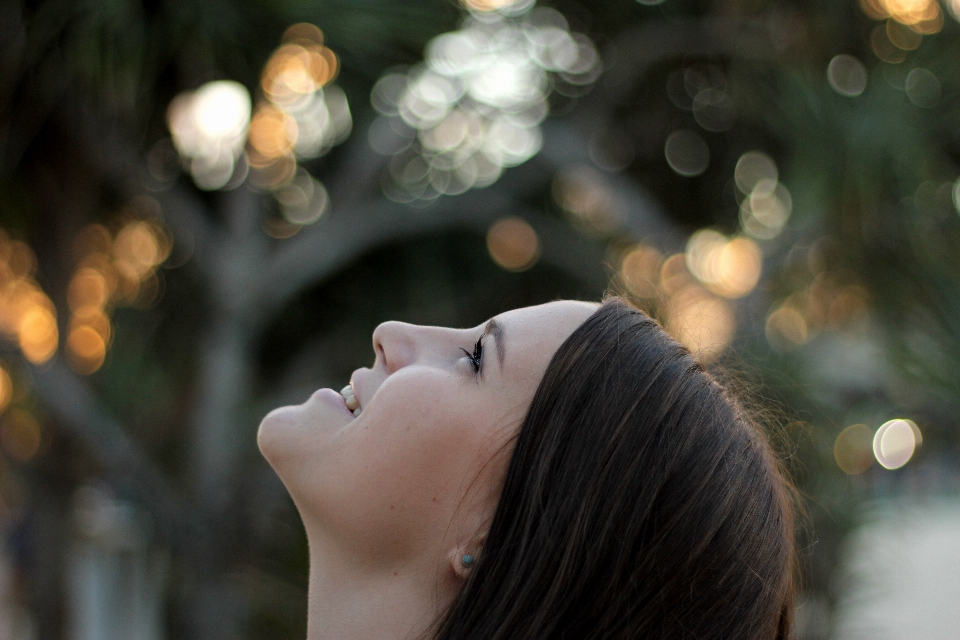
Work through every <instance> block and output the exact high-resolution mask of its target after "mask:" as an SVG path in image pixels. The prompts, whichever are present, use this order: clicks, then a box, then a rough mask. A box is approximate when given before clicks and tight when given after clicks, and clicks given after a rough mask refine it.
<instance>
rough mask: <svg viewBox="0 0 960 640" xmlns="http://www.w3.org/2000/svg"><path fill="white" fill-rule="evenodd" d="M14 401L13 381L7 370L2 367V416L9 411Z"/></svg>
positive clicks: (0, 370) (0, 374) (0, 410)
mask: <svg viewBox="0 0 960 640" xmlns="http://www.w3.org/2000/svg"><path fill="white" fill-rule="evenodd" d="M12 399H13V379H12V378H11V377H10V374H9V373H8V372H7V370H6V369H5V368H4V367H2V366H0V414H2V413H3V412H4V411H6V409H7V405H9V404H10V401H11V400H12Z"/></svg>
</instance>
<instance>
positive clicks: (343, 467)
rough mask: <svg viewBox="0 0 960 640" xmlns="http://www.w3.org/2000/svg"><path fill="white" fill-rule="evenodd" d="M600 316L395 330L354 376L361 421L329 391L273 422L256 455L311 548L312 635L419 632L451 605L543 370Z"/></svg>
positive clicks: (382, 335) (518, 314)
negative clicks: (281, 489) (287, 498)
mask: <svg viewBox="0 0 960 640" xmlns="http://www.w3.org/2000/svg"><path fill="white" fill-rule="evenodd" d="M596 308H597V306H596V305H595V304H588V303H582V302H570V301H561V302H552V303H549V304H545V305H540V306H536V307H527V308H524V309H517V310H514V311H509V312H507V313H503V314H501V315H499V316H496V318H494V321H495V322H494V325H491V324H490V323H484V324H483V325H480V326H478V327H474V328H471V329H448V328H444V327H423V326H416V325H410V324H405V323H401V322H387V323H384V324H382V325H380V326H379V327H378V328H377V330H376V331H374V334H373V347H374V351H375V353H376V360H375V362H374V365H373V367H371V368H369V369H358V370H357V371H355V372H354V374H353V376H352V378H351V384H352V385H353V387H354V391H355V393H356V397H357V399H358V401H359V402H360V407H361V409H362V412H361V414H360V415H359V416H358V417H356V418H354V416H353V415H352V414H351V413H350V411H349V410H348V409H347V408H346V405H345V404H344V403H343V400H342V398H341V397H340V395H339V394H338V393H336V392H333V391H331V390H329V389H321V390H319V391H317V392H316V393H314V394H313V395H312V396H311V397H310V399H309V400H307V402H305V403H304V404H302V405H297V406H290V407H281V408H279V409H277V410H275V411H273V412H271V413H270V414H269V415H267V417H265V418H264V419H263V422H262V423H261V425H260V430H259V433H258V443H259V445H260V450H261V452H262V453H263V455H264V457H266V459H267V460H268V461H269V462H270V464H271V465H272V466H273V468H274V469H275V470H276V471H277V474H278V475H279V476H280V478H281V479H282V480H283V482H284V484H285V486H286V487H287V490H288V491H289V492H290V495H291V496H292V497H293V500H294V502H295V504H296V505H297V508H298V510H299V511H300V515H301V517H302V519H303V522H304V526H305V529H306V533H307V541H308V544H309V547H310V586H309V598H308V624H307V627H308V631H307V638H308V640H327V639H334V638H336V639H337V640H360V639H373V638H376V639H378V640H390V639H394V638H396V639H401V638H414V637H417V636H418V634H420V633H423V631H424V630H425V629H427V628H428V627H429V625H430V623H432V622H433V620H435V619H436V617H437V616H438V615H439V614H440V613H441V612H442V611H444V610H445V609H446V608H447V607H448V606H449V605H450V603H451V601H452V599H453V597H454V596H455V594H456V593H457V590H458V589H459V587H460V585H461V584H462V581H463V580H464V579H465V578H466V577H467V575H468V574H469V568H467V567H464V566H463V564H462V562H461V558H462V557H463V555H464V554H472V555H474V556H475V557H476V556H478V555H479V554H481V553H482V552H483V550H482V547H483V539H484V536H485V534H486V531H487V529H488V527H489V524H490V520H491V518H492V517H493V513H494V510H495V508H496V504H497V500H498V499H499V494H500V484H501V482H502V479H503V477H504V474H505V473H506V467H507V463H508V461H509V457H510V453H511V452H512V450H513V441H514V437H515V435H516V433H517V430H518V428H519V425H520V422H521V421H522V419H523V416H524V415H525V413H526V411H527V408H528V407H529V405H530V401H531V399H532V398H533V394H534V391H535V390H536V388H537V385H538V384H539V382H540V379H541V378H542V377H543V373H544V371H545V370H546V367H547V364H548V363H549V361H550V358H551V357H552V356H553V354H554V353H555V352H556V350H557V348H558V347H559V346H560V344H561V343H562V342H563V341H564V340H565V339H566V338H567V337H568V336H569V335H570V333H572V332H573V330H574V329H575V328H576V327H578V326H579V325H580V324H582V323H583V321H584V320H586V319H587V317H588V316H589V315H590V314H591V313H593V311H595V310H596ZM495 325H499V327H500V328H501V329H502V334H501V335H499V336H497V335H496V334H497V331H496V330H495ZM491 329H493V330H491ZM481 336H483V339H482V345H483V354H482V358H481V361H482V364H481V371H480V373H479V374H477V373H475V372H474V368H473V365H472V359H471V357H470V355H472V354H473V351H474V345H475V343H476V342H477V339H478V338H480V337H481ZM463 350H466V351H467V352H468V353H469V354H470V355H465V353H464V351H463Z"/></svg>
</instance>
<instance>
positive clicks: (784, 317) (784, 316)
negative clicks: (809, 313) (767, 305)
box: [765, 306, 809, 351]
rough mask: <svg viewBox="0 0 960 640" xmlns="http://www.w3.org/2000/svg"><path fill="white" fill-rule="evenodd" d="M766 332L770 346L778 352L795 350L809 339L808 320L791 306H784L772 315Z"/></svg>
mask: <svg viewBox="0 0 960 640" xmlns="http://www.w3.org/2000/svg"><path fill="white" fill-rule="evenodd" d="M765 331H766V334H767V341H768V342H769V343H770V346H772V347H773V348H774V349H777V350H778V351H788V350H790V349H794V348H796V347H799V346H801V345H803V344H805V343H806V342H807V340H808V339H809V329H808V327H807V320H806V318H804V317H803V314H801V313H800V312H799V311H797V310H796V309H794V308H793V307H789V306H782V307H780V308H779V309H777V310H776V311H774V312H773V313H771V314H770V316H769V317H768V318H767V324H766V327H765Z"/></svg>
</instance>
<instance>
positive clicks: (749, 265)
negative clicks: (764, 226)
mask: <svg viewBox="0 0 960 640" xmlns="http://www.w3.org/2000/svg"><path fill="white" fill-rule="evenodd" d="M686 259H687V267H688V268H689V269H690V272H691V273H692V274H693V275H694V276H696V278H697V280H699V281H700V282H701V283H702V284H704V285H706V287H707V288H708V289H710V290H711V291H712V292H714V293H716V294H719V295H721V296H724V297H726V298H741V297H743V296H745V295H747V294H748V293H750V292H751V291H753V289H754V288H755V287H756V286H757V283H758V282H759V281H760V271H761V267H762V260H763V254H762V252H761V251H760V247H759V246H757V243H756V242H754V241H753V240H751V239H749V238H733V239H729V238H727V237H726V236H724V235H723V234H722V233H719V232H717V231H713V230H712V229H702V230H700V231H698V232H696V233H694V234H693V235H692V236H690V239H689V240H688V241H687V252H686Z"/></svg>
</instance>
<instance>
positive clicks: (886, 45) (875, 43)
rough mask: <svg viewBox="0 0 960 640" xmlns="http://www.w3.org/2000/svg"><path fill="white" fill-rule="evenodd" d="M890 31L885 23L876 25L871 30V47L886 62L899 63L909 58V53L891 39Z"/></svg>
mask: <svg viewBox="0 0 960 640" xmlns="http://www.w3.org/2000/svg"><path fill="white" fill-rule="evenodd" d="M888 24H889V23H887V25H888ZM888 31H889V29H888V28H887V26H886V25H883V24H881V25H877V26H876V27H874V28H873V31H871V32H870V48H871V49H872V50H873V53H874V55H875V56H877V57H878V58H880V59H881V60H883V61H884V62H886V63H888V64H899V63H901V62H903V61H904V60H906V59H907V54H906V52H905V51H904V50H903V49H902V48H900V47H898V46H897V45H895V44H894V43H893V42H892V41H891V40H890V36H889V34H888Z"/></svg>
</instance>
